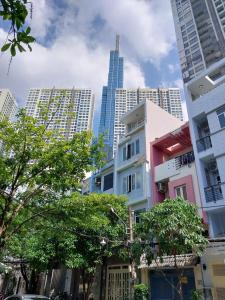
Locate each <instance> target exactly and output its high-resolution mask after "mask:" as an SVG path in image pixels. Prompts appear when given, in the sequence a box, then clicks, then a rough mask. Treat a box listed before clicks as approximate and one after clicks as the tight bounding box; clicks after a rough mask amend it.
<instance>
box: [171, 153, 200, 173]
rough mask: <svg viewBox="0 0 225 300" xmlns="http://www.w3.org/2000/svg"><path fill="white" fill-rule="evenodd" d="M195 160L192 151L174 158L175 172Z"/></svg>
mask: <svg viewBox="0 0 225 300" xmlns="http://www.w3.org/2000/svg"><path fill="white" fill-rule="evenodd" d="M194 160H195V155H194V152H193V151H190V152H188V153H185V154H182V155H180V156H177V157H176V158H175V166H176V170H178V169H180V168H181V167H182V166H185V165H189V164H191V163H192V162H193V161H194Z"/></svg>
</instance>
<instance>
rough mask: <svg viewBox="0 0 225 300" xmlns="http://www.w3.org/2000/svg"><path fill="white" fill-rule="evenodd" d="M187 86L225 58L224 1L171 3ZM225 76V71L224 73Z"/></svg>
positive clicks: (207, 0) (193, 0)
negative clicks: (190, 81)
mask: <svg viewBox="0 0 225 300" xmlns="http://www.w3.org/2000/svg"><path fill="white" fill-rule="evenodd" d="M171 5H172V11H173V17H174V24H175V31H176V36H177V46H178V52H179V56H180V64H181V70H182V74H183V80H184V82H188V81H189V80H191V79H192V78H195V77H196V76H197V75H199V74H200V73H201V72H202V71H203V70H205V69H207V68H208V67H209V66H211V65H212V64H214V63H215V62H217V61H219V60H221V59H222V58H224V57H225V2H224V0H171ZM221 71H222V72H223V74H225V68H223V69H222V70H221Z"/></svg>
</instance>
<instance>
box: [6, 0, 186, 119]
mask: <svg viewBox="0 0 225 300" xmlns="http://www.w3.org/2000/svg"><path fill="white" fill-rule="evenodd" d="M32 2H33V12H32V18H29V20H28V23H29V25H30V26H31V28H32V31H31V34H32V35H33V36H34V37H36V39H37V42H36V43H35V44H34V45H33V51H32V52H31V53H30V52H26V53H23V54H18V55H17V56H16V57H15V58H13V60H12V64H11V66H10V70H9V74H7V70H8V66H9V59H10V57H9V54H7V53H3V54H1V55H0V88H9V89H10V90H11V91H12V93H13V94H14V96H15V97H16V99H17V101H18V102H19V105H20V106H23V105H24V104H25V101H26V97H27V94H28V90H29V89H30V88H41V87H46V88H48V87H49V88H51V87H53V86H55V87H58V88H72V87H77V88H92V89H93V91H94V93H95V95H96V105H95V110H96V114H95V115H96V118H95V122H98V119H99V110H100V104H101V90H102V86H103V85H106V84H107V76H108V64H109V51H110V50H111V49H114V48H115V36H116V34H119V35H120V53H121V55H122V56H123V57H124V61H125V70H124V87H127V88H130V87H131V88H137V87H149V86H150V87H162V86H163V87H179V88H182V79H181V72H180V67H179V61H178V53H177V48H176V39H175V31H174V24H173V19H172V12H171V7H170V0H33V1H32ZM6 34H7V24H4V23H2V22H1V23H0V44H2V43H3V42H4V41H5V38H6ZM183 107H184V109H185V104H184V103H183ZM185 116H186V111H185Z"/></svg>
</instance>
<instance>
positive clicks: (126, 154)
mask: <svg viewBox="0 0 225 300" xmlns="http://www.w3.org/2000/svg"><path fill="white" fill-rule="evenodd" d="M139 153H140V142H139V139H137V140H136V141H135V142H132V143H130V144H127V145H126V146H125V147H123V161H125V160H127V159H130V158H131V157H132V156H134V155H135V154H139Z"/></svg>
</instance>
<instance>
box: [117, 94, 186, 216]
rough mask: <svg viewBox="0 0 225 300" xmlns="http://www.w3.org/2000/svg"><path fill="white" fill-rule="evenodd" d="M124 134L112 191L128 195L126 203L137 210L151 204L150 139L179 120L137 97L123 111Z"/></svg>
mask: <svg viewBox="0 0 225 300" xmlns="http://www.w3.org/2000/svg"><path fill="white" fill-rule="evenodd" d="M121 122H123V123H124V124H125V136H124V137H122V138H121V139H120V140H119V143H118V146H117V151H116V157H115V176H114V177H115V182H114V193H116V194H118V195H121V194H124V195H126V196H127V197H128V205H129V206H131V207H132V209H133V210H134V211H135V212H136V214H138V212H139V211H141V210H143V209H147V208H150V207H151V206H152V203H153V201H152V199H151V190H150V186H151V182H150V142H152V141H153V140H155V139H156V138H159V137H161V136H162V135H164V134H166V133H168V132H170V131H172V130H174V129H176V128H178V127H179V126H181V125H182V124H183V122H182V121H180V120H178V119H177V118H175V117H173V116H172V115H171V114H169V113H167V112H166V111H165V110H163V109H161V108H160V107H158V106H157V105H155V104H154V103H153V102H152V101H148V100H145V101H141V102H140V103H139V104H138V105H137V106H136V107H135V108H133V109H132V110H131V111H129V112H128V113H127V114H125V115H124V116H123V117H122V119H121Z"/></svg>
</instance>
